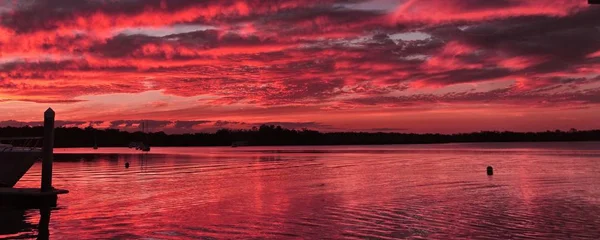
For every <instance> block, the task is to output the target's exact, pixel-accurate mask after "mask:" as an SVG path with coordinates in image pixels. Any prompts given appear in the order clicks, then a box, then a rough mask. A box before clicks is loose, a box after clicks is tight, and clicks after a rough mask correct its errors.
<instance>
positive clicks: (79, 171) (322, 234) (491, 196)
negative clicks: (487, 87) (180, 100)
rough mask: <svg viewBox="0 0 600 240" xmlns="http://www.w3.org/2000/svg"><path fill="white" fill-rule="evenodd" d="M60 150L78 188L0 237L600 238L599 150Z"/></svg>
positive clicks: (20, 217) (508, 146) (59, 168)
mask: <svg viewBox="0 0 600 240" xmlns="http://www.w3.org/2000/svg"><path fill="white" fill-rule="evenodd" d="M55 152H56V153H57V154H58V155H57V156H56V157H55V160H56V162H55V165H54V171H55V172H54V185H55V187H58V188H64V189H68V190H70V191H71V193H69V194H67V195H62V196H61V197H60V198H59V201H58V205H59V206H58V207H57V209H53V210H52V212H51V217H50V222H49V225H48V226H45V224H42V225H39V221H40V211H39V210H27V211H18V210H8V209H2V210H0V216H1V217H0V223H1V224H0V238H19V237H21V238H29V237H36V236H37V235H38V233H39V232H40V231H42V232H45V231H49V233H50V238H52V239H87V238H119V239H122V238H134V239H139V238H146V239H189V238H207V239H212V238H218V239H231V238H243V239H248V238H260V239H262V238H275V239H282V238H309V239H323V238H329V239H340V238H359V239H364V238H380V239H397V238H411V239H412V238H416V239H419V238H420V239H448V238H478V239H486V238H487V239H567V238H574V239H598V238H600V143H598V142H588V143H545V144H532V143H505V144H497V143H494V144H443V145H402V146H351V147H348V146H342V147H239V148H230V147H218V148H153V149H152V152H151V153H150V154H147V155H144V154H141V153H139V152H137V151H135V150H131V149H126V148H125V149H106V148H104V149H99V150H96V151H94V150H91V149H89V150H88V149H57V150H56V151H55ZM125 162H130V163H131V167H130V168H129V169H125V168H124V164H125ZM487 165H493V166H494V167H495V175H494V176H493V177H488V176H486V174H485V168H486V166H487ZM39 172H40V165H39V164H37V165H35V166H34V167H33V168H32V169H31V170H30V172H29V173H28V175H26V176H25V177H24V179H23V180H21V182H20V183H19V186H21V187H32V186H38V185H39V179H40V173H39ZM38 225H39V226H38Z"/></svg>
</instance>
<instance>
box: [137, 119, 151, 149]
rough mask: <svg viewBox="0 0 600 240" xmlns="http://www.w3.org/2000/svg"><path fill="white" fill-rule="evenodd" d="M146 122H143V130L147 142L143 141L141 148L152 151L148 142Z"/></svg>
mask: <svg viewBox="0 0 600 240" xmlns="http://www.w3.org/2000/svg"><path fill="white" fill-rule="evenodd" d="M146 128H147V127H146V122H145V121H144V122H143V123H142V132H143V133H144V136H145V137H146V141H145V142H141V143H140V146H139V149H140V150H142V151H143V152H149V151H150V144H148V135H147V134H146Z"/></svg>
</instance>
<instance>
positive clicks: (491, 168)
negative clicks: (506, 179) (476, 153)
mask: <svg viewBox="0 0 600 240" xmlns="http://www.w3.org/2000/svg"><path fill="white" fill-rule="evenodd" d="M487 175H489V176H491V175H494V168H493V167H492V166H488V167H487Z"/></svg>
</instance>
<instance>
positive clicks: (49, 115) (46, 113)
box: [44, 108, 55, 118]
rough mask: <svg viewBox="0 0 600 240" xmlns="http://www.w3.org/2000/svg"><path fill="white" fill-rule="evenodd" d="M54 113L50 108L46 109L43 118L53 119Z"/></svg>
mask: <svg viewBox="0 0 600 240" xmlns="http://www.w3.org/2000/svg"><path fill="white" fill-rule="evenodd" d="M54 115H55V113H54V110H52V108H48V110H46V111H45V112H44V117H46V118H48V117H54Z"/></svg>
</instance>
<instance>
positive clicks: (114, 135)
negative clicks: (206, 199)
mask: <svg viewBox="0 0 600 240" xmlns="http://www.w3.org/2000/svg"><path fill="white" fill-rule="evenodd" d="M34 136H43V127H29V126H25V127H3V128H0V137H34ZM146 139H147V141H148V142H149V144H150V145H151V146H230V145H231V144H232V143H234V142H239V141H243V142H245V145H249V146H278V145H372V144H411V143H451V142H549V141H600V130H587V131H578V130H576V129H571V130H570V131H560V130H556V131H545V132H509V131H504V132H499V131H484V132H473V133H459V134H415V133H384V132H377V133H371V132H318V131H314V130H309V129H301V130H294V129H286V128H282V127H281V126H273V125H263V126H260V127H255V128H252V129H248V130H232V129H221V130H218V131H217V132H215V133H189V134H166V133H164V132H153V133H144V132H126V131H121V130H118V129H94V128H92V127H87V128H84V129H81V128H76V127H72V128H64V127H59V128H56V130H55V147H92V146H94V143H97V144H98V146H100V147H126V146H128V145H129V143H130V142H138V141H146Z"/></svg>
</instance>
